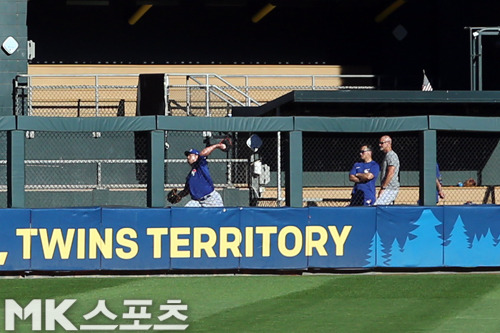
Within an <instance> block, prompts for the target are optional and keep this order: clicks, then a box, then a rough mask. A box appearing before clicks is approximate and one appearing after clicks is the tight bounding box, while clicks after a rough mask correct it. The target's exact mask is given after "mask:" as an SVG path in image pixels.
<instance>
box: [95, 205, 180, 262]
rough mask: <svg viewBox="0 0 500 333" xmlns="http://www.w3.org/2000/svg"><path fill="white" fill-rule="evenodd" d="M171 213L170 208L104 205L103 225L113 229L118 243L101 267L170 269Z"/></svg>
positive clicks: (104, 227)
mask: <svg viewBox="0 0 500 333" xmlns="http://www.w3.org/2000/svg"><path fill="white" fill-rule="evenodd" d="M170 216H171V214H170V210H169V209H159V208H151V209H140V208H129V209H127V208H125V209H124V208H120V209H117V208H103V209H102V229H103V230H104V229H111V230H113V234H114V237H113V238H114V245H113V251H112V252H111V253H110V254H109V255H108V256H107V257H103V258H102V262H101V269H105V270H166V269H170V268H171V266H170V256H169V247H170V238H169V237H167V236H168V231H169V230H170V227H171V222H170Z"/></svg>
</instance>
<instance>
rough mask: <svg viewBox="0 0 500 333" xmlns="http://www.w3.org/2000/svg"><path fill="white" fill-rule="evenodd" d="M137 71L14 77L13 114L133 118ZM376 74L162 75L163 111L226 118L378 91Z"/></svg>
mask: <svg viewBox="0 0 500 333" xmlns="http://www.w3.org/2000/svg"><path fill="white" fill-rule="evenodd" d="M138 78H139V74H118V75H117V74H82V75H18V76H17V77H16V80H15V83H14V96H15V112H14V113H15V114H16V115H27V116H46V117H51V116H58V117H94V116H96V117H97V116H135V115H136V109H137V89H138ZM376 80H377V78H376V76H375V75H217V74H206V73H203V74H196V73H173V74H165V87H164V89H165V99H166V110H165V115H176V116H182V115H187V116H209V117H210V116H215V117H221V116H228V115H230V114H231V108H232V107H233V106H259V105H262V104H264V103H266V102H269V101H272V100H274V99H276V98H278V97H280V96H282V95H284V94H286V93H288V92H290V91H293V90H342V89H344V90H345V89H376V87H377V83H376Z"/></svg>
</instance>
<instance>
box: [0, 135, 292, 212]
mask: <svg viewBox="0 0 500 333" xmlns="http://www.w3.org/2000/svg"><path fill="white" fill-rule="evenodd" d="M252 135H253V136H252ZM256 135H257V134H255V133H246V132H238V133H229V132H211V131H199V132H192V131H166V132H165V160H164V172H165V184H164V190H165V193H167V192H168V191H169V190H171V189H173V188H177V189H182V188H183V187H184V185H185V181H186V176H187V175H188V173H189V172H190V170H191V167H190V166H189V164H188V163H187V160H186V156H185V154H184V152H185V151H186V150H189V149H190V148H195V149H198V150H199V151H201V150H202V149H203V148H205V147H206V146H209V145H212V144H215V143H218V142H220V140H222V139H223V138H225V137H227V136H229V137H231V138H232V140H233V142H234V145H233V147H232V149H230V150H229V151H228V152H222V151H220V150H216V151H214V152H213V153H212V154H211V155H210V156H209V158H208V161H209V168H210V173H211V177H212V180H213V183H214V187H215V188H216V190H217V191H218V192H220V194H221V195H222V197H223V199H224V202H225V205H227V206H279V205H284V195H283V196H279V197H278V195H277V191H278V190H277V189H278V188H282V189H284V183H283V176H281V177H278V174H282V173H283V172H284V171H282V167H281V164H282V163H283V162H281V161H279V158H278V156H282V155H281V154H280V152H279V151H278V150H277V145H278V144H277V142H278V135H277V134H276V133H273V134H269V133H259V135H260V136H259V138H261V140H262V145H260V146H259V147H258V148H257V149H252V148H250V147H249V144H247V142H248V141H249V139H250V137H252V138H254V139H255V137H256ZM148 140H149V136H148V133H147V132H47V131H35V132H33V131H27V132H26V140H25V152H26V157H25V158H26V159H25V186H24V188H25V191H26V206H28V207H33V208H46V207H75V206H109V205H112V206H116V205H118V206H135V207H145V206H146V205H147V186H148V178H147V177H148V158H149V156H148V149H149V148H148V145H149V143H148ZM278 165H279V167H278ZM0 167H1V166H0ZM4 169H6V168H5V165H4ZM1 170H2V169H0V171H1ZM4 178H5V180H6V178H7V177H6V176H5V177H4ZM5 184H6V183H5ZM5 188H6V186H5ZM264 193H265V194H264ZM269 197H271V198H272V199H270V198H269ZM187 201H189V196H187V197H186V198H185V199H183V201H181V202H180V203H178V204H177V206H183V205H185V204H186V203H187ZM171 205H172V204H171V203H169V202H167V201H165V206H171Z"/></svg>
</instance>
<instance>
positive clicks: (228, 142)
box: [220, 137, 233, 152]
mask: <svg viewBox="0 0 500 333" xmlns="http://www.w3.org/2000/svg"><path fill="white" fill-rule="evenodd" d="M220 143H223V144H225V145H226V148H225V149H221V150H222V151H224V152H228V151H229V150H230V149H231V147H232V146H233V141H232V140H231V138H230V137H226V138H224V139H222V140H221V142H220Z"/></svg>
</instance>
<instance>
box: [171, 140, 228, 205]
mask: <svg viewBox="0 0 500 333" xmlns="http://www.w3.org/2000/svg"><path fill="white" fill-rule="evenodd" d="M215 149H221V150H223V149H226V145H225V144H224V143H217V144H215V145H211V146H208V147H206V148H205V149H203V150H202V151H201V152H200V151H198V150H196V149H190V150H188V151H185V152H184V155H186V157H187V162H188V163H189V165H190V166H191V171H190V172H189V174H188V175H187V177H186V185H185V186H184V189H183V190H182V191H181V192H179V195H180V196H181V197H185V196H186V195H188V194H190V195H191V200H190V201H189V202H188V203H187V204H186V207H223V206H224V203H223V202H222V197H221V196H220V194H219V193H217V192H216V191H215V189H214V184H213V181H212V177H211V176H210V170H209V169H208V161H207V157H208V156H209V155H210V154H211V153H212V152H213V151H214V150H215Z"/></svg>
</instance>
